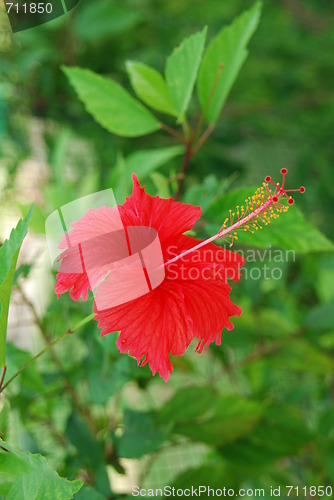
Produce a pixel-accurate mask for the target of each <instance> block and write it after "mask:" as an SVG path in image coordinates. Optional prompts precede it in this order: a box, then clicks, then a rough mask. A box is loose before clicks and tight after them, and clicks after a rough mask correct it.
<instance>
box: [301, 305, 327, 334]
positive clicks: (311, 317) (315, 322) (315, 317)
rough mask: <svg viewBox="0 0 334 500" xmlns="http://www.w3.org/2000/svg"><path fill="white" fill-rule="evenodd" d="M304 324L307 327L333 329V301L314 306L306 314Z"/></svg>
mask: <svg viewBox="0 0 334 500" xmlns="http://www.w3.org/2000/svg"><path fill="white" fill-rule="evenodd" d="M304 325H305V326H306V327H307V328H308V329H315V330H316V331H317V332H319V331H321V330H333V329H334V303H333V302H331V303H329V304H321V305H319V306H317V307H314V308H312V309H311V310H310V312H309V313H308V314H307V315H306V318H305V321H304Z"/></svg>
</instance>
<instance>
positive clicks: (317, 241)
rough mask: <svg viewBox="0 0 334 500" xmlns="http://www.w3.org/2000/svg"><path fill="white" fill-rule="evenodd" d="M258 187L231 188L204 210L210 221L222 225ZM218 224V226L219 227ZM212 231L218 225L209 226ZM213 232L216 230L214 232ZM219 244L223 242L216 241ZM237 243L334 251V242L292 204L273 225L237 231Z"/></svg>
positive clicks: (299, 251) (264, 246)
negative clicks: (237, 206)
mask: <svg viewBox="0 0 334 500" xmlns="http://www.w3.org/2000/svg"><path fill="white" fill-rule="evenodd" d="M255 191H256V188H249V189H248V188H240V189H236V190H234V191H230V192H229V193H228V194H227V195H225V196H224V197H222V198H219V199H218V200H216V201H215V202H214V203H212V204H211V205H210V207H209V208H208V209H207V211H206V213H205V218H206V220H208V221H209V222H215V223H217V225H218V224H219V227H220V226H221V224H222V222H223V221H224V219H225V218H226V217H227V216H228V215H229V209H232V211H233V210H234V209H235V207H236V205H242V204H243V203H244V201H245V199H246V198H247V197H248V196H252V195H253V194H254V193H255ZM219 227H218V226H217V229H219ZM210 229H212V231H215V229H216V228H214V227H210ZM212 234H213V233H212ZM216 243H224V242H223V241H221V240H216ZM238 243H242V244H245V245H252V246H255V247H261V248H267V247H269V246H270V245H271V246H276V247H280V248H284V249H286V250H294V251H295V252H298V253H307V252H321V251H334V244H333V243H332V242H331V241H329V240H328V239H327V238H326V236H324V235H323V234H322V233H320V231H318V229H317V228H316V227H314V226H313V225H312V224H311V223H310V222H308V221H307V220H306V219H305V218H304V216H303V214H302V212H301V211H300V210H299V209H298V208H297V207H296V206H295V205H293V206H291V207H289V210H288V212H286V213H282V214H280V216H279V218H278V219H276V220H272V221H271V224H270V225H268V226H266V227H264V228H263V230H262V231H257V232H256V234H252V233H251V232H249V231H243V230H242V229H240V230H239V231H238Z"/></svg>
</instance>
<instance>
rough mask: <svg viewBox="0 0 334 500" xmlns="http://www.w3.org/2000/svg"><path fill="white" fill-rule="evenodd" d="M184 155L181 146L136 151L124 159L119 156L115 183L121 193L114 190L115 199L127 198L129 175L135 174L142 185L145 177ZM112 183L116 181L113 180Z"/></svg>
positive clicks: (129, 186)
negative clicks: (117, 175)
mask: <svg viewBox="0 0 334 500" xmlns="http://www.w3.org/2000/svg"><path fill="white" fill-rule="evenodd" d="M183 153H184V147H183V146H172V147H169V148H160V149H143V150H142V151H136V152H135V153H132V154H130V155H129V156H127V157H126V158H125V159H124V158H123V157H122V156H120V157H119V158H118V170H119V177H118V179H117V182H118V184H119V185H120V186H122V188H123V189H122V191H123V192H122V193H119V192H117V189H116V190H115V194H116V199H118V195H120V196H121V195H123V196H127V195H128V194H129V193H130V191H131V186H132V180H131V174H132V173H133V172H135V173H136V174H137V177H138V179H139V182H140V183H143V181H144V179H146V178H147V176H148V175H149V174H150V173H151V172H153V171H154V170H156V169H157V168H159V167H160V166H162V165H165V164H166V163H167V162H168V161H170V160H172V159H173V158H176V157H177V156H181V155H182V154H183ZM114 182H116V179H115V178H114Z"/></svg>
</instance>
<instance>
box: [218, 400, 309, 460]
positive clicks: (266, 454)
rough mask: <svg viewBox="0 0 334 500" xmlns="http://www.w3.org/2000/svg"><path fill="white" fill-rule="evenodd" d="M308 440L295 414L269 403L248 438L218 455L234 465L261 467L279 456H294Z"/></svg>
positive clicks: (289, 409)
mask: <svg viewBox="0 0 334 500" xmlns="http://www.w3.org/2000/svg"><path fill="white" fill-rule="evenodd" d="M311 439H312V435H311V433H310V431H309V430H308V429H307V428H306V427H305V424H304V422H303V420H302V418H301V415H300V414H299V412H298V411H296V410H295V409H294V408H290V407H288V406H283V405H276V404H272V405H270V406H269V407H268V408H267V410H266V411H265V413H264V415H263V418H262V419H261V420H260V421H259V423H258V425H257V426H256V428H255V429H253V431H252V432H251V433H250V434H249V435H248V436H244V437H242V438H241V439H239V440H238V441H235V442H234V443H230V444H227V445H225V446H224V447H222V448H221V452H222V454H223V455H224V457H226V458H227V459H228V460H230V461H231V462H233V463H234V464H236V465H237V466H241V467H246V468H249V467H250V466H252V467H262V466H264V465H266V464H269V463H270V462H273V461H276V460H277V459H278V458H280V457H284V456H289V455H295V454H297V453H298V452H299V451H300V449H301V448H302V446H304V445H305V444H306V443H308V442H309V441H310V440H311Z"/></svg>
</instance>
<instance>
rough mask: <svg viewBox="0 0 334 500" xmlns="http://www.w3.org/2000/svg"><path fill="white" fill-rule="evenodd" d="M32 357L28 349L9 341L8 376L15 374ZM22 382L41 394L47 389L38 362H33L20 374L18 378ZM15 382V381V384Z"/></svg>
mask: <svg viewBox="0 0 334 500" xmlns="http://www.w3.org/2000/svg"><path fill="white" fill-rule="evenodd" d="M29 359H31V353H30V352H28V351H23V350H22V349H19V348H18V347H17V346H16V345H14V344H12V343H11V342H8V343H7V356H6V364H7V373H6V377H7V378H10V377H12V376H13V375H14V373H16V372H17V370H19V369H20V368H21V366H23V365H24V364H25V363H27V361H29ZM17 381H19V383H20V384H22V385H24V386H25V387H27V388H28V389H30V390H33V391H38V392H39V394H43V392H44V391H45V389H46V387H45V383H44V381H43V378H42V375H41V373H40V372H39V370H38V365H37V364H36V363H32V364H31V365H30V366H28V367H27V368H26V369H25V370H23V372H22V373H21V375H20V378H18V379H17ZM14 383H15V382H13V385H14Z"/></svg>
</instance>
